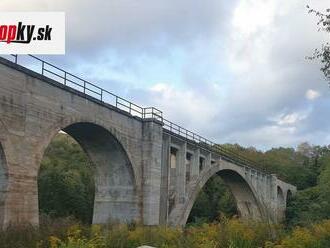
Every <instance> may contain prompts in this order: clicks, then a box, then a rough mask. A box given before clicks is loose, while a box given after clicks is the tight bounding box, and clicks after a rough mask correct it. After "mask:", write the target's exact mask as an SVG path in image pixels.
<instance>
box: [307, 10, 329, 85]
mask: <svg viewBox="0 0 330 248" xmlns="http://www.w3.org/2000/svg"><path fill="white" fill-rule="evenodd" d="M307 8H308V10H309V11H308V12H309V13H311V14H314V15H315V16H317V17H318V18H319V21H318V23H317V25H318V27H319V29H318V30H319V31H322V32H327V33H330V9H326V11H325V13H322V12H320V11H318V10H315V9H312V8H310V7H309V6H308V5H307ZM308 59H319V60H320V61H321V63H322V67H321V71H322V72H323V74H324V76H325V77H326V79H328V80H330V43H329V42H326V43H325V44H322V47H321V49H315V51H314V54H313V55H312V56H310V57H308Z"/></svg>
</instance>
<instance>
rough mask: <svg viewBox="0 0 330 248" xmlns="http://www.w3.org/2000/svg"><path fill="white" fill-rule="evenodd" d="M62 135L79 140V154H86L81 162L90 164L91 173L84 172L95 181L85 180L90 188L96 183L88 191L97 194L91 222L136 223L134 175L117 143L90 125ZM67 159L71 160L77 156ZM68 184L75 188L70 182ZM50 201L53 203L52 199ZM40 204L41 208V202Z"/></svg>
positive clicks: (94, 196)
mask: <svg viewBox="0 0 330 248" xmlns="http://www.w3.org/2000/svg"><path fill="white" fill-rule="evenodd" d="M63 131H64V132H65V134H64V133H62V134H60V135H67V136H68V135H69V136H70V137H72V138H73V139H74V140H76V141H77V143H79V145H80V146H81V148H82V149H81V150H80V153H81V151H82V150H83V151H84V153H85V155H86V156H85V158H84V159H82V160H83V161H87V159H88V161H90V162H87V164H89V165H92V166H90V167H92V169H89V170H85V171H84V172H85V173H87V174H88V173H89V176H90V172H92V173H93V174H94V178H93V179H91V178H89V180H88V178H85V179H86V180H87V181H86V182H87V183H89V184H91V181H93V184H94V185H90V188H89V191H94V195H93V194H92V195H90V197H89V199H90V198H93V199H94V200H93V203H92V205H93V209H92V210H91V214H90V217H89V222H93V223H106V222H108V221H111V220H119V221H132V220H133V219H134V220H135V219H137V217H138V213H137V210H136V209H137V207H136V205H137V201H138V199H137V196H136V189H135V180H134V173H133V169H132V165H131V163H130V161H129V159H128V156H127V154H126V152H125V150H124V149H123V147H122V146H121V144H120V143H119V142H118V140H117V139H116V138H115V137H114V136H113V135H112V134H111V133H110V132H109V131H107V130H106V129H104V128H103V127H100V126H98V125H95V124H91V123H76V124H73V125H70V126H68V127H66V128H64V129H63ZM63 152H65V151H63ZM68 156H69V158H70V157H73V156H74V154H71V155H68ZM52 162H53V161H50V163H52ZM55 162H56V160H55ZM57 162H58V161H57ZM85 164H86V162H85ZM40 172H41V173H42V172H43V170H42V169H41V170H40ZM41 173H39V176H40V174H41ZM69 183H73V184H74V182H71V181H70V180H69ZM77 188H79V186H77ZM91 188H94V189H91ZM40 190H41V189H40ZM50 190H53V189H50ZM41 197H42V196H41ZM48 198H50V199H52V197H51V196H49V195H48ZM44 200H46V199H44ZM39 202H40V205H41V207H42V199H41V200H40V201H39ZM59 204H60V203H59ZM87 205H88V204H87ZM92 213H93V214H92ZM91 215H92V217H91Z"/></svg>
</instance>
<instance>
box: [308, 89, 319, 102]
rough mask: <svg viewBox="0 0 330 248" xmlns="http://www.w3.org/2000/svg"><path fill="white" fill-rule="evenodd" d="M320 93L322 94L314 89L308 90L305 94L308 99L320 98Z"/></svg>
mask: <svg viewBox="0 0 330 248" xmlns="http://www.w3.org/2000/svg"><path fill="white" fill-rule="evenodd" d="M320 95H321V94H320V92H318V91H316V90H312V89H309V90H307V91H306V94H305V96H306V98H307V99H308V100H314V99H316V98H319V97H320Z"/></svg>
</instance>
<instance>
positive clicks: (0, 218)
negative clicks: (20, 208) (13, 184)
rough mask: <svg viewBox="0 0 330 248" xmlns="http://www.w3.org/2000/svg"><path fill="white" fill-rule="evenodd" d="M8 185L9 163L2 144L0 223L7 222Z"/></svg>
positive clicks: (0, 148)
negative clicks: (6, 200)
mask: <svg viewBox="0 0 330 248" xmlns="http://www.w3.org/2000/svg"><path fill="white" fill-rule="evenodd" d="M7 185H8V173H7V161H6V157H5V153H4V150H3V147H2V144H1V143H0V223H1V224H2V225H3V224H4V220H5V197H6V191H7Z"/></svg>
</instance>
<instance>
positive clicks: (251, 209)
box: [169, 166, 265, 225]
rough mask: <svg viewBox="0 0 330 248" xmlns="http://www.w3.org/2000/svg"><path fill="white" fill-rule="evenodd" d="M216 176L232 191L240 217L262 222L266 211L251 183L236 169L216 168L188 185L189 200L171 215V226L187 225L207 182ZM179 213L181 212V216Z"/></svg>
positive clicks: (212, 168) (207, 171) (210, 169)
mask: <svg viewBox="0 0 330 248" xmlns="http://www.w3.org/2000/svg"><path fill="white" fill-rule="evenodd" d="M215 174H217V175H219V176H220V177H221V178H222V179H223V181H224V182H225V184H226V185H227V186H228V187H229V189H230V190H231V192H232V194H233V196H234V198H235V201H236V205H237V210H238V213H239V215H240V217H242V218H244V219H250V218H251V219H254V220H262V219H264V218H265V211H264V208H263V207H262V204H261V203H260V202H259V201H258V198H257V197H256V195H257V194H256V191H255V190H254V187H253V186H252V185H251V184H250V182H248V181H247V180H245V178H244V174H243V173H242V172H240V171H237V170H234V169H230V168H219V167H218V166H214V167H211V168H209V169H208V170H206V171H205V172H204V173H202V174H201V175H200V176H199V178H198V179H197V182H191V183H190V184H189V185H188V187H187V200H186V202H185V203H184V206H181V207H177V208H176V209H173V211H172V213H170V216H169V222H170V224H174V225H185V224H186V222H187V220H188V217H189V214H190V212H191V209H192V207H193V205H194V203H195V201H196V199H197V196H198V193H199V192H200V190H201V189H202V188H203V187H204V185H205V184H206V182H207V181H208V180H209V179H210V178H211V177H212V176H214V175H215ZM178 212H181V214H179V213H178ZM175 216H179V218H176V217H175ZM175 219H176V220H175Z"/></svg>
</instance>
